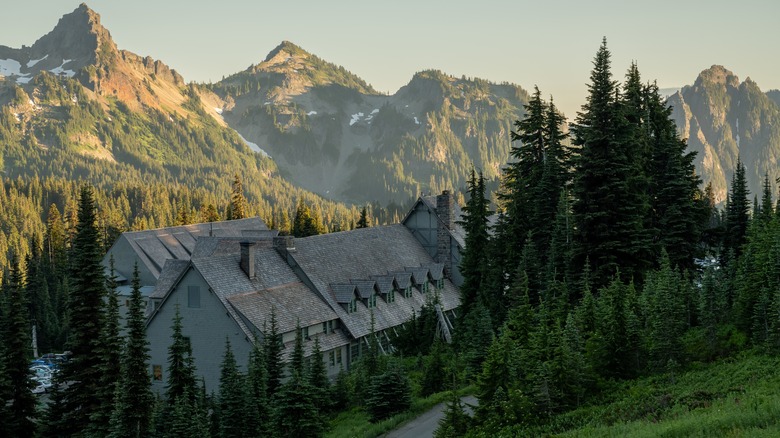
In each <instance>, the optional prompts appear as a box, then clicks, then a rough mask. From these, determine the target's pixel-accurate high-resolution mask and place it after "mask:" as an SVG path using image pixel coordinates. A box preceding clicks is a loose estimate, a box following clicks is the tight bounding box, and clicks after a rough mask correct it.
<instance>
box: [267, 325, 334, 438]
mask: <svg viewBox="0 0 780 438" xmlns="http://www.w3.org/2000/svg"><path fill="white" fill-rule="evenodd" d="M289 370H290V377H289V379H288V380H287V382H285V383H284V384H283V385H282V387H281V389H280V390H279V393H278V395H277V398H276V400H275V407H276V411H275V413H274V414H275V419H276V421H275V423H276V431H277V433H278V434H279V435H280V436H320V435H322V433H323V427H322V423H323V421H322V419H321V418H320V411H319V408H318V406H317V404H316V401H317V394H318V392H317V391H316V390H315V388H314V387H313V386H312V385H311V384H310V383H309V379H308V376H307V374H306V370H305V366H304V363H303V336H302V333H301V330H300V328H298V329H297V330H296V335H295V346H294V347H293V352H292V356H291V358H290V365H289Z"/></svg>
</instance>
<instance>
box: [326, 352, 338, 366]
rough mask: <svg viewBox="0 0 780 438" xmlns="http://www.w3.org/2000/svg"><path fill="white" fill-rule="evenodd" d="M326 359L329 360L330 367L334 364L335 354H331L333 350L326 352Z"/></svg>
mask: <svg viewBox="0 0 780 438" xmlns="http://www.w3.org/2000/svg"><path fill="white" fill-rule="evenodd" d="M328 361H329V362H330V366H332V367H333V366H336V359H335V356H334V354H333V351H331V352H329V353H328Z"/></svg>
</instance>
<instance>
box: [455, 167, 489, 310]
mask: <svg viewBox="0 0 780 438" xmlns="http://www.w3.org/2000/svg"><path fill="white" fill-rule="evenodd" d="M484 188H485V186H484V179H483V177H482V173H480V174H479V179H477V177H476V173H475V171H474V169H471V175H470V177H469V195H470V197H469V200H468V202H467V203H466V206H465V207H464V208H463V211H464V213H463V219H462V220H461V222H460V223H461V225H463V228H464V229H465V231H466V248H465V250H464V253H463V258H462V260H461V263H460V272H461V274H462V275H463V284H462V285H461V287H460V294H461V309H462V312H463V314H464V315H466V314H468V313H469V312H470V311H471V309H472V308H473V307H474V306H475V304H476V303H477V300H478V299H480V298H481V294H482V292H481V287H482V280H483V276H484V275H485V273H486V269H487V261H486V253H487V251H486V248H487V243H488V221H487V218H488V215H489V213H490V212H489V211H488V205H487V201H486V200H485V191H484ZM464 319H465V317H464Z"/></svg>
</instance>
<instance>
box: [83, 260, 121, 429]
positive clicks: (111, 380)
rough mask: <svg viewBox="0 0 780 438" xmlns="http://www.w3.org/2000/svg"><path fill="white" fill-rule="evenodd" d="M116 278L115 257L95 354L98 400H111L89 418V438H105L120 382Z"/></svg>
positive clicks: (108, 282) (110, 267)
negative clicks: (98, 364)
mask: <svg viewBox="0 0 780 438" xmlns="http://www.w3.org/2000/svg"><path fill="white" fill-rule="evenodd" d="M116 279H117V276H116V271H115V270H114V257H113V256H111V258H110V259H109V276H108V278H107V279H106V292H107V299H106V314H105V318H104V321H103V327H102V328H101V336H102V341H101V346H100V351H99V352H98V354H99V355H100V356H101V358H102V367H103V370H102V372H101V378H102V382H101V384H100V388H99V389H100V394H99V395H98V397H99V398H100V399H101V400H111V403H106V404H103V405H101V406H99V407H98V408H97V409H96V410H95V412H94V414H93V415H92V421H91V424H90V427H89V434H90V435H92V436H108V434H109V431H110V427H109V423H110V421H111V415H112V413H113V411H114V406H115V402H116V400H115V396H116V394H117V389H118V387H119V382H120V381H121V363H122V361H121V359H122V355H123V349H124V340H123V339H122V336H121V335H120V321H119V318H120V317H119V299H118V297H117V281H116Z"/></svg>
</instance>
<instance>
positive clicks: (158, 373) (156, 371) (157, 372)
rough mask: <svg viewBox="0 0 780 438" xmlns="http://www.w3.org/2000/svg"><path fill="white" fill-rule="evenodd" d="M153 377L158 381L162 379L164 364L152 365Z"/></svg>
mask: <svg viewBox="0 0 780 438" xmlns="http://www.w3.org/2000/svg"><path fill="white" fill-rule="evenodd" d="M152 379H154V380H155V381H158V382H161V381H162V379H163V376H162V365H152Z"/></svg>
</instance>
